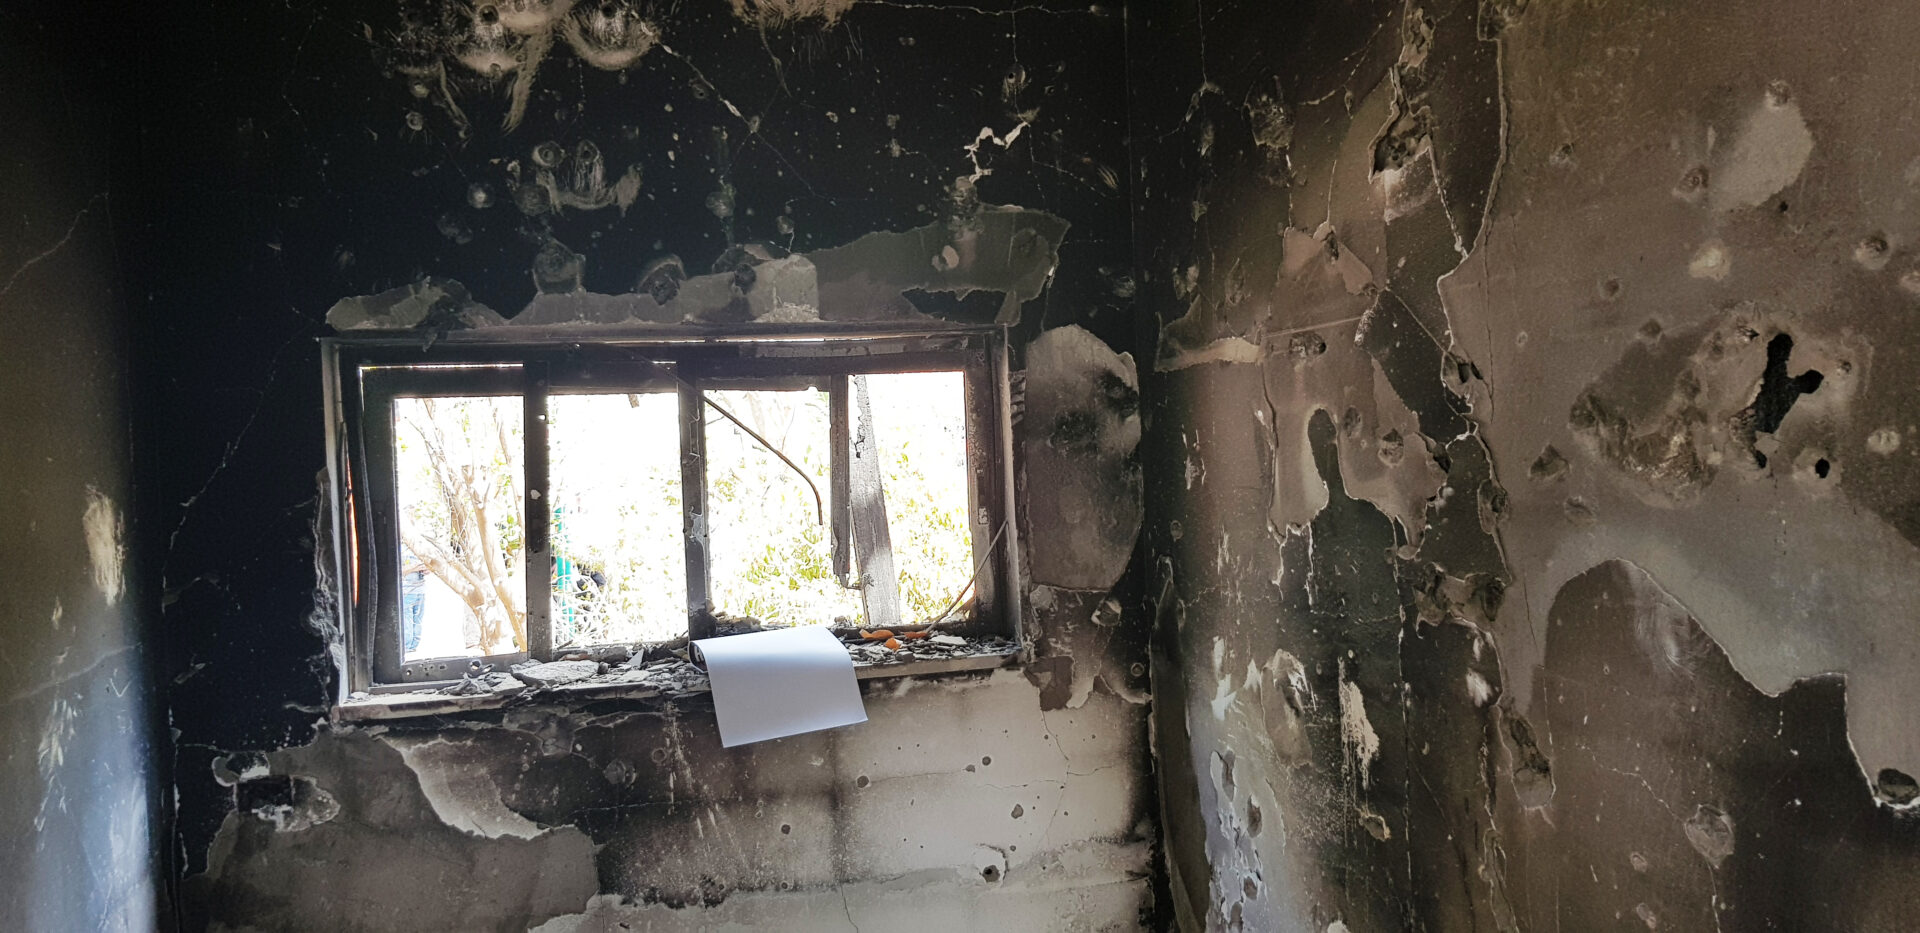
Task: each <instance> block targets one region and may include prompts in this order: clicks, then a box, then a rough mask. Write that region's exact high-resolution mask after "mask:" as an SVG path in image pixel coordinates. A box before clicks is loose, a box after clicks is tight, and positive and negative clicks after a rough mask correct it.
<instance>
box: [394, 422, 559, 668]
mask: <svg viewBox="0 0 1920 933" xmlns="http://www.w3.org/2000/svg"><path fill="white" fill-rule="evenodd" d="M521 411H522V406H521V401H520V399H519V397H517V396H512V397H506V396H490V397H468V398H397V399H394V403H393V419H394V446H395V451H394V453H395V460H394V467H395V477H394V478H395V480H396V492H397V495H398V506H399V515H398V519H399V528H400V574H401V578H400V579H401V583H400V648H401V654H402V657H403V658H404V659H405V660H408V661H412V660H416V659H419V658H445V657H460V656H486V655H495V654H509V653H512V652H515V651H523V650H525V649H526V644H527V638H526V596H525V593H526V588H525V586H524V585H523V580H524V574H525V569H524V560H523V554H522V547H523V544H524V542H525V534H524V532H525V529H524V527H523V525H522V523H521V518H520V510H521V503H522V497H523V495H524V493H523V490H524V488H525V486H524V479H523V473H522V468H521V452H522V440H521V438H522V433H521Z"/></svg>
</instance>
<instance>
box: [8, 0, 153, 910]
mask: <svg viewBox="0 0 1920 933" xmlns="http://www.w3.org/2000/svg"><path fill="white" fill-rule="evenodd" d="M96 12H97V11H96ZM77 14H78V11H76V18H74V19H71V20H58V21H56V20H53V19H45V20H40V21H34V20H29V19H26V18H23V17H20V16H16V15H15V14H14V13H13V12H12V11H9V12H7V13H0V87H4V88H6V89H7V91H6V93H5V94H0V170H4V172H5V173H6V175H7V177H8V179H9V181H8V183H7V184H6V185H4V186H0V646H3V647H0V657H3V658H4V663H3V664H0V672H3V675H0V736H5V752H4V756H0V838H3V839H5V840H6V843H5V845H0V928H4V929H9V930H82V929H84V930H116V931H118V930H147V929H152V928H153V925H154V917H155V911H156V907H157V901H156V898H157V897H158V892H159V890H160V887H161V886H160V885H158V884H156V878H157V877H158V855H159V851H160V849H161V847H162V845H163V843H162V841H161V840H162V839H163V837H164V830H163V828H162V826H161V825H160V821H159V818H158V815H159V814H160V812H161V796H160V793H161V792H160V786H161V779H160V776H159V772H158V767H159V764H160V762H159V760H158V759H157V756H156V753H155V749H156V748H157V747H159V746H160V745H161V744H162V743H161V742H160V741H157V740H156V739H157V735H158V730H157V729H156V728H155V719H154V715H153V711H154V709H155V707H156V704H155V702H154V690H153V686H152V684H153V679H152V678H151V677H149V676H148V669H149V667H150V665H152V664H153V663H155V661H156V660H157V657H158V652H157V651H154V650H153V649H152V647H151V642H150V639H151V638H152V635H153V633H152V631H151V628H150V623H151V622H152V620H153V618H154V616H155V614H154V613H152V612H146V611H143V608H142V607H143V606H146V605H150V603H149V602H148V601H147V599H146V596H145V594H143V592H142V590H141V587H140V586H139V585H138V583H139V579H138V578H139V574H138V572H137V569H136V564H137V562H136V561H135V560H134V558H135V557H136V556H138V555H139V554H140V552H139V551H138V550H137V549H135V548H134V547H133V544H134V542H133V540H132V536H131V534H130V531H131V528H130V523H131V521H132V512H133V510H134V496H135V492H136V489H135V484H134V482H133V464H132V461H131V459H130V456H129V452H130V446H131V445H130V436H131V433H132V424H131V421H130V418H129V415H128V410H129V401H128V396H129V383H130V377H129V375H128V373H129V366H128V361H129V357H130V354H129V350H128V339H127V335H128V330H129V325H128V318H127V312H126V294H125V290H124V287H123V286H122V281H123V277H122V270H121V268H120V263H119V260H118V257H117V255H116V252H117V251H116V240H117V238H118V237H119V236H120V230H119V227H118V224H117V223H116V216H117V215H116V209H117V208H119V207H120V205H121V204H122V199H123V198H122V192H121V190H120V188H119V187H118V185H117V184H114V183H112V182H111V181H110V176H111V174H112V169H111V166H110V164H109V162H110V158H109V155H110V153H112V152H115V151H118V147H119V144H120V142H121V141H122V137H121V134H120V126H121V124H120V123H119V122H118V121H117V119H116V117H117V115H118V112H119V111H118V109H117V107H116V105H115V101H116V100H117V97H116V93H115V81H114V74H113V71H112V69H111V67H110V66H109V64H108V61H109V59H110V58H111V57H112V56H113V55H114V54H116V53H117V52H120V51H122V50H123V47H122V46H121V45H120V42H119V34H118V32H117V31H116V30H113V29H88V28H86V27H85V26H83V25H82V24H81V19H82V18H83V17H80V16H79V15H77Z"/></svg>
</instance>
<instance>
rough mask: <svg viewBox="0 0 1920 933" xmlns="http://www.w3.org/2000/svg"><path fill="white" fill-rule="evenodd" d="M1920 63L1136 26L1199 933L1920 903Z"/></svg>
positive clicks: (1713, 30) (1285, 29)
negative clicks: (1919, 780) (1917, 213)
mask: <svg viewBox="0 0 1920 933" xmlns="http://www.w3.org/2000/svg"><path fill="white" fill-rule="evenodd" d="M1914 31H1915V26H1914V24H1913V22H1912V19H1911V17H1907V16H1905V15H1904V14H1903V11H1900V10H1896V9H1892V8H1887V7H1884V6H1880V5H1873V4H1863V3H1847V4H1842V5H1840V6H1838V7H1835V6H1833V5H1827V6H1823V7H1820V8H1818V9H1815V8H1811V7H1804V6H1798V5H1794V4H1787V3H1770V2H1767V3H1753V4H1743V5H1739V6H1737V7H1729V6H1724V5H1719V6H1716V5H1711V4H1704V3H1691V2H1689V3H1681V4H1677V5H1676V4H1599V3H1594V4H1541V3H1533V4H1528V3H1523V2H1498V0H1493V2H1480V3H1467V2H1443V3H1437V4H1406V5H1401V4H1398V3H1361V4H1349V3H1303V4H1296V5H1293V6H1292V7H1290V8H1289V9H1288V10H1287V11H1286V12H1285V13H1284V14H1276V13H1275V12H1274V11H1273V9H1272V8H1271V7H1270V6H1269V5H1265V4H1252V3H1218V2H1211V0H1197V2H1185V3H1177V4H1172V5H1168V6H1166V7H1164V8H1162V7H1155V8H1153V9H1138V10H1136V11H1135V16H1134V19H1133V21H1132V22H1131V23H1130V26H1129V35H1130V47H1129V51H1130V53H1131V57H1130V70H1131V71H1132V72H1133V74H1134V76H1135V77H1134V80H1133V82H1132V94H1133V102H1134V107H1133V113H1134V134H1135V144H1136V155H1137V158H1138V162H1137V166H1136V169H1137V174H1136V176H1135V178H1134V184H1135V189H1136V193H1137V196H1136V212H1135V218H1136V219H1135V229H1136V231H1137V234H1138V237H1137V247H1138V250H1139V256H1140V262H1139V265H1140V270H1139V280H1140V295H1141V298H1142V301H1143V306H1142V309H1141V310H1142V312H1143V313H1145V314H1149V315H1155V316H1157V317H1158V318H1159V319H1160V321H1161V323H1162V325H1163V326H1162V327H1161V328H1160V333H1159V342H1158V350H1157V352H1156V353H1155V369H1156V372H1155V374H1154V376H1153V377H1152V378H1150V379H1148V380H1147V381H1146V382H1145V385H1144V387H1143V396H1144V398H1145V403H1144V412H1145V418H1146V423H1147V431H1146V436H1145V440H1144V441H1143V450H1144V451H1145V470H1146V474H1147V476H1148V477H1149V480H1150V483H1149V490H1150V491H1149V496H1148V503H1147V510H1148V519H1147V527H1148V533H1147V534H1148V538H1147V540H1148V549H1149V552H1150V556H1151V558H1152V559H1153V561H1154V564H1155V566H1157V567H1158V568H1160V572H1161V574H1162V579H1161V580H1159V581H1155V582H1153V584H1152V586H1151V587H1150V593H1152V594H1155V595H1157V597H1158V598H1157V609H1156V612H1157V615H1158V619H1159V634H1160V638H1159V642H1158V645H1159V648H1158V650H1157V651H1156V658H1155V674H1156V676H1155V693H1156V698H1157V699H1158V700H1159V703H1158V704H1157V705H1156V712H1155V730H1156V741H1157V747H1158V749H1159V752H1160V755H1161V760H1162V763H1163V766H1164V777H1163V784H1162V788H1163V794H1164V805H1165V807H1166V809H1167V811H1168V813H1169V817H1168V820H1167V830H1168V838H1167V851H1168V853H1169V856H1170V861H1171V873H1172V875H1173V879H1174V883H1175V900H1176V901H1177V912H1179V913H1181V914H1182V915H1183V916H1184V917H1185V918H1187V919H1189V920H1190V921H1191V922H1193V923H1194V924H1196V925H1205V926H1208V927H1213V928H1235V927H1241V926H1244V927H1245V928H1246V929H1312V930H1333V929H1353V930H1361V929H1389V928H1401V927H1420V928H1429V929H1447V930H1466V929H1511V928H1523V929H1594V928H1600V927H1611V926H1615V925H1619V924H1621V923H1627V924H1629V925H1639V926H1645V927H1647V928H1650V929H1713V928H1721V929H1894V928H1898V927H1899V925H1900V924H1901V923H1902V922H1903V921H1901V920H1896V919H1895V918H1899V917H1906V916H1910V915H1912V913H1913V912H1914V911H1915V910H1916V908H1917V907H1920V884H1916V883H1915V882H1914V881H1913V880H1912V878H1911V876H1912V874H1913V868H1914V865H1915V863H1916V861H1917V860H1920V822H1916V820H1915V818H1914V816H1913V815H1912V813H1911V811H1910V810H1909V809H1908V808H1909V806H1910V804H1911V802H1912V801H1913V800H1914V799H1915V796H1916V787H1915V784H1914V781H1913V779H1912V778H1911V777H1909V775H1912V774H1916V773H1920V772H1917V771H1916V770H1915V769H1916V768H1920V747H1916V742H1917V741H1920V739H1916V736H1920V732H1916V731H1915V730H1913V729H1912V728H1910V727H1909V725H1908V724H1907V719H1908V718H1909V717H1907V716H1906V715H1905V710H1906V707H1907V706H1908V705H1909V704H1908V703H1907V702H1906V701H1907V699H1908V697H1910V696H1911V695H1912V693H1913V689H1912V685H1913V683H1914V681H1915V679H1916V678H1920V657H1916V656H1915V655H1914V652H1913V649H1912V646H1911V639H1910V638H1907V637H1905V634H1906V633H1907V632H1909V631H1910V630H1911V628H1912V626H1913V624H1914V621H1915V613H1916V611H1920V610H1916V609H1915V606H1916V605H1920V601H1916V600H1915V598H1914V596H1915V594H1914V593H1912V592H1911V590H1912V588H1913V587H1914V586H1916V585H1920V583H1916V582H1915V581H1920V550H1916V544H1920V535H1917V534H1916V530H1915V524H1914V516H1915V514H1916V513H1915V504H1916V502H1917V501H1920V499H1917V498H1916V497H1917V496H1920V491H1917V490H1920V484H1917V483H1916V482H1915V480H1916V477H1917V476H1920V470H1917V469H1916V463H1917V462H1920V461H1916V459H1915V457H1916V456H1920V455H1917V454H1916V452H1915V449H1914V448H1915V443H1916V438H1915V437H1914V436H1913V432H1914V430H1915V428H1914V422H1915V421H1916V412H1917V411H1920V407H1917V403H1916V402H1915V399H1914V395H1913V392H1912V390H1911V386H1912V381H1913V380H1912V378H1911V376H1910V372H1911V371H1912V363H1911V361H1910V360H1909V359H1908V358H1909V357H1910V356H1911V355H1913V354H1914V353H1915V352H1916V349H1920V331H1916V324H1915V322H1916V321H1920V318H1916V317H1915V313H1914V307H1915V304H1914V303H1915V301H1916V299H1915V294H1916V292H1920V288H1916V287H1915V286H1914V284H1913V283H1914V281H1916V280H1920V272H1915V271H1913V267H1914V255H1913V246H1914V239H1915V236H1916V231H1915V229H1914V221H1913V216H1912V215H1913V212H1912V209H1911V208H1912V204H1913V203H1914V199H1915V197H1916V194H1915V187H1914V185H1915V181H1914V178H1915V177H1916V176H1915V171H1914V170H1913V168H1912V165H1913V164H1914V160H1915V159H1916V157H1920V148H1917V147H1916V145H1915V142H1914V139H1913V134H1912V132H1911V128H1912V126H1913V124H1914V121H1915V120H1916V119H1917V118H1920V109H1916V104H1915V102H1914V101H1913V100H1912V99H1911V96H1910V95H1908V94H1907V93H1906V92H1905V90H1904V88H1905V87H1906V85H1907V84H1908V83H1909V81H1910V77H1911V74H1910V72H1911V69H1910V68H1909V67H1908V66H1907V63H1906V60H1907V56H1906V55H1905V53H1904V51H1903V50H1904V49H1906V48H1908V47H1909V46H1910V45H1911V44H1912V42H1913V41H1914V39H1915V35H1914ZM1155 477H1168V478H1174V479H1177V481H1169V482H1152V481H1151V480H1153V479H1154V478H1155Z"/></svg>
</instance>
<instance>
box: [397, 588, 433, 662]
mask: <svg viewBox="0 0 1920 933" xmlns="http://www.w3.org/2000/svg"><path fill="white" fill-rule="evenodd" d="M426 614H427V575H426V574H425V573H410V574H407V575H406V578H405V582H404V583H402V584H401V586H400V650H401V651H402V652H403V653H405V654H412V653H413V652H414V650H415V649H417V648H419V647H420V622H421V620H422V619H424V618H425V617H426Z"/></svg>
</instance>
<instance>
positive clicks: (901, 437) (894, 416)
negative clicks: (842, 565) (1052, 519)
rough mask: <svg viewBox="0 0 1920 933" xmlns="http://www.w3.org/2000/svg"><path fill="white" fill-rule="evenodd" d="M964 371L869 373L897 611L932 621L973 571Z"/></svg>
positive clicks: (910, 619)
mask: <svg viewBox="0 0 1920 933" xmlns="http://www.w3.org/2000/svg"><path fill="white" fill-rule="evenodd" d="M966 392H967V383H966V376H965V374H963V373H957V372H949V373H888V374H876V375H871V376H868V377H867V398H868V404H869V407H870V408H871V409H872V411H873V428H874V437H875V438H876V440H877V441H878V444H879V447H880V463H881V467H882V469H881V474H882V479H881V482H882V485H883V488H884V491H885V494H886V500H887V529H888V532H889V535H890V537H891V538H892V539H893V563H894V567H895V568H896V570H897V572H898V574H899V577H900V615H901V618H902V619H903V620H904V621H907V622H923V621H929V620H932V619H933V618H934V617H935V616H936V615H937V614H938V613H939V612H940V611H941V610H942V609H945V608H946V607H947V604H948V603H950V602H952V601H953V598H954V596H955V594H957V593H958V592H959V591H960V589H961V588H962V587H964V586H966V585H967V581H968V580H969V579H971V578H972V576H973V561H974V555H973V535H972V532H971V530H970V527H969V525H968V523H967V396H966Z"/></svg>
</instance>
